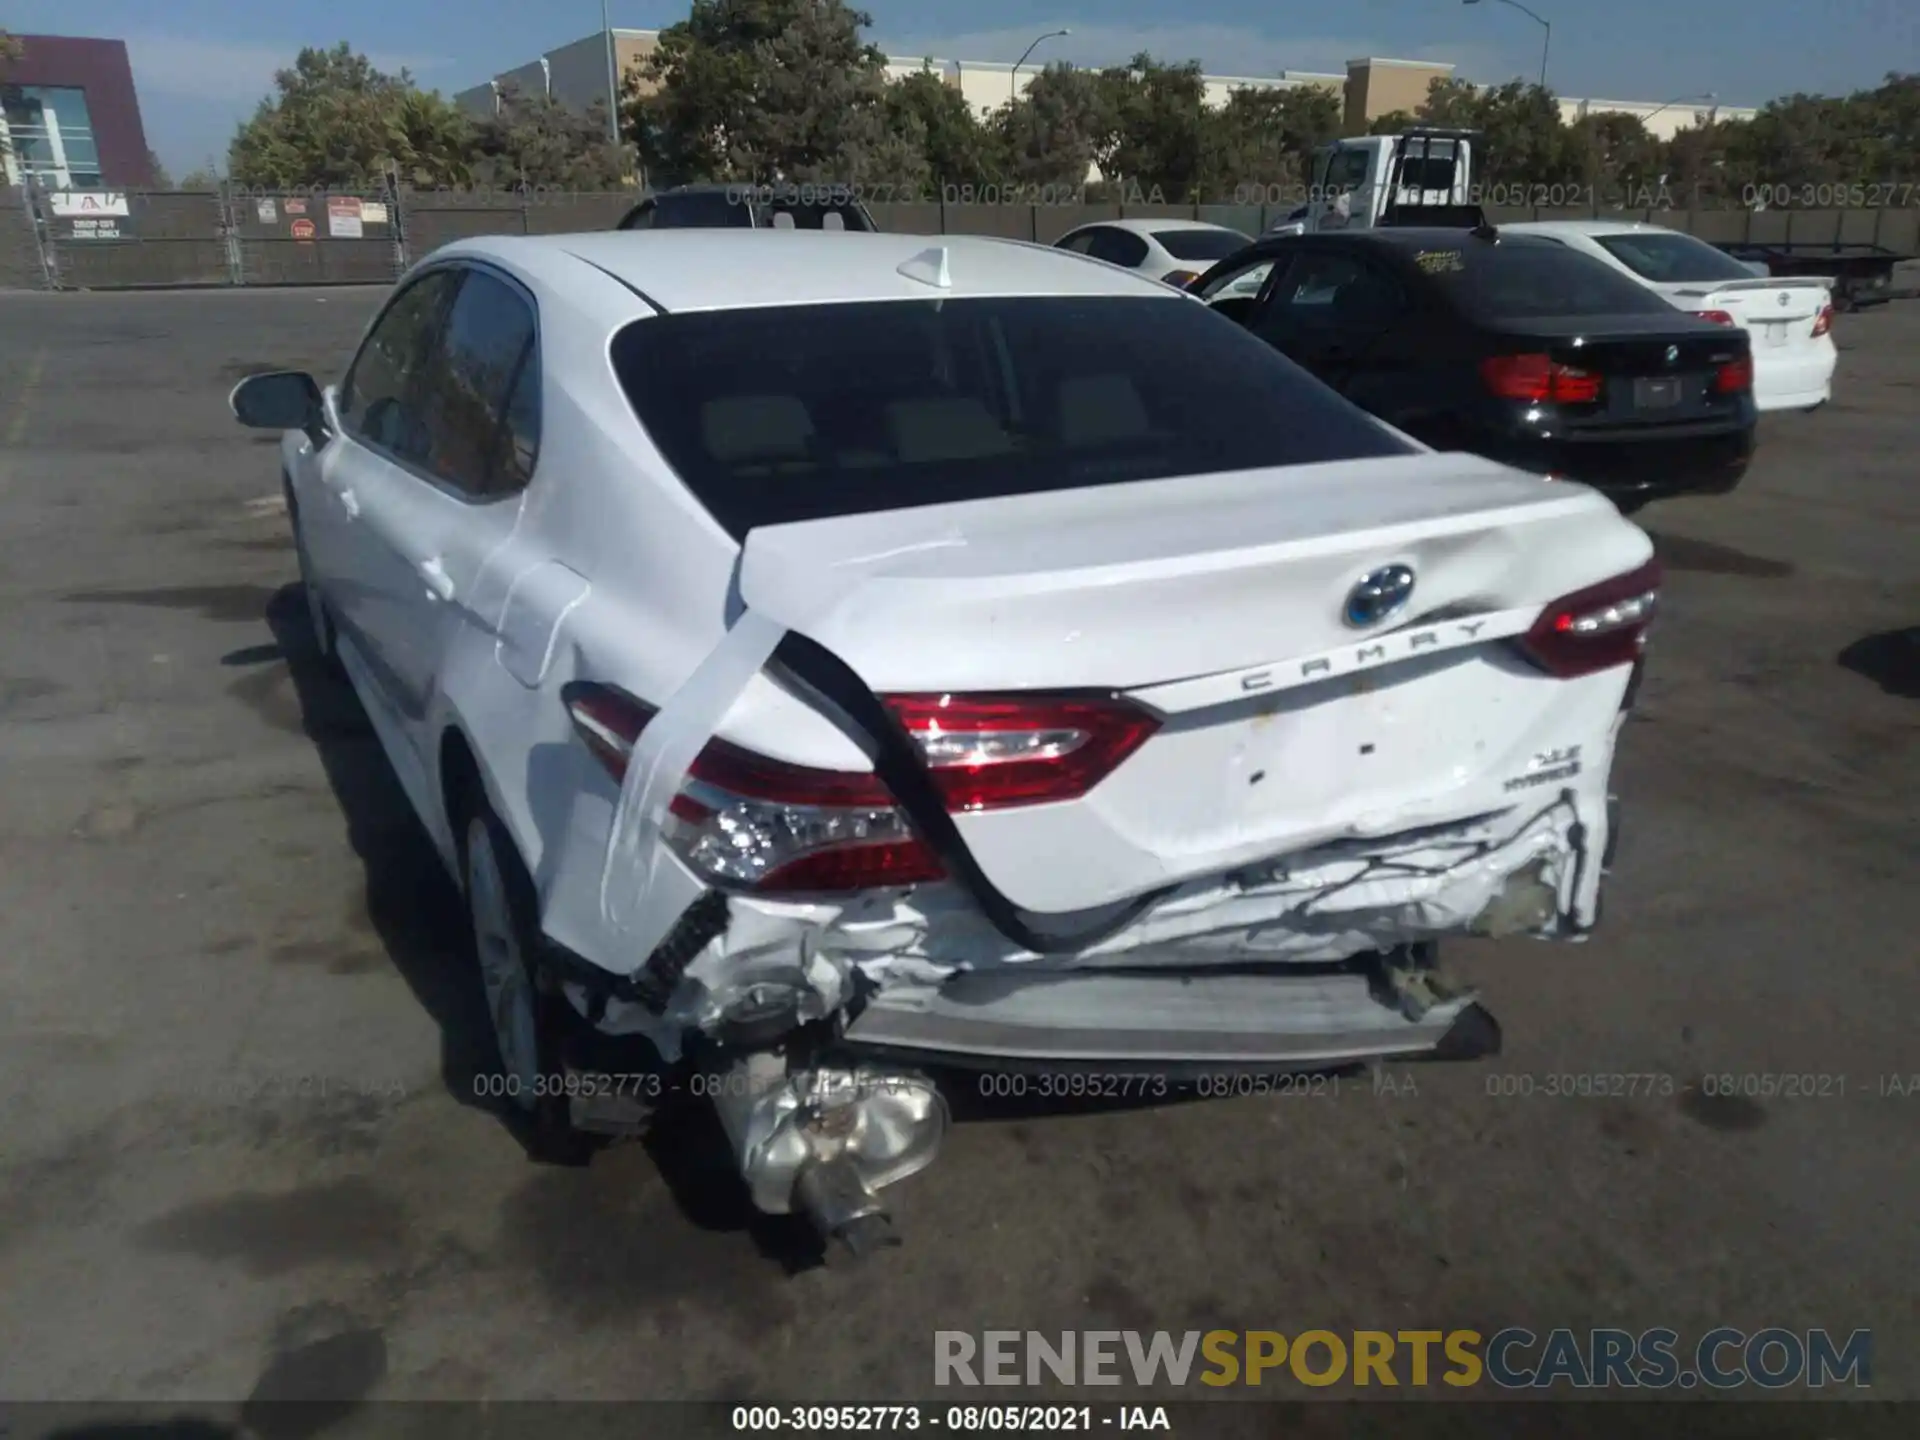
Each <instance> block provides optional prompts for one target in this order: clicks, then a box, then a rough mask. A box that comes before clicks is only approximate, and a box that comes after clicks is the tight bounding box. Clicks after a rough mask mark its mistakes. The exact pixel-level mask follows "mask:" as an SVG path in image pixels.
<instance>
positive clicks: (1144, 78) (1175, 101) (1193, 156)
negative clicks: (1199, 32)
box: [1096, 54, 1215, 204]
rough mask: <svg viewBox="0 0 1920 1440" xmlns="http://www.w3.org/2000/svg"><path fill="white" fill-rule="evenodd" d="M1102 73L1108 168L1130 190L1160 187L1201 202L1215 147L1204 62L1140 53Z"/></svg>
mask: <svg viewBox="0 0 1920 1440" xmlns="http://www.w3.org/2000/svg"><path fill="white" fill-rule="evenodd" d="M1099 78H1100V85H1101V88H1102V90H1103V91H1104V102H1103V111H1104V115H1103V119H1104V123H1105V124H1106V125H1107V126H1108V127H1109V131H1108V136H1107V138H1106V141H1105V143H1104V144H1103V145H1102V146H1101V147H1100V149H1099V151H1098V153H1097V155H1096V163H1097V164H1098V165H1099V166H1100V170H1101V173H1102V174H1103V175H1105V176H1106V177H1107V179H1109V180H1110V181H1113V182H1114V183H1116V184H1119V185H1122V186H1125V187H1126V188H1127V189H1128V190H1139V191H1143V192H1146V193H1148V194H1152V193H1155V192H1158V194H1159V195H1160V196H1161V197H1162V198H1164V199H1165V200H1166V201H1168V202H1169V203H1175V204H1177V203H1181V202H1191V201H1194V200H1197V199H1198V198H1199V194H1200V186H1201V181H1202V178H1203V173H1204V171H1205V168H1206V163H1207V157H1208V154H1209V152H1210V151H1211V150H1212V149H1214V148H1215V147H1214V146H1213V145H1212V144H1211V143H1210V141H1209V137H1210V136H1211V135H1212V134H1213V132H1214V117H1213V115H1212V113H1211V112H1210V111H1209V110H1208V109H1207V106H1206V86H1205V84H1204V82H1203V81H1202V80H1201V77H1200V62H1199V61H1197V60H1189V61H1186V62H1184V63H1182V64H1175V65H1170V64H1166V63H1163V62H1161V61H1158V60H1155V59H1154V58H1153V57H1152V56H1151V55H1147V54H1139V55H1135V56H1134V57H1133V60H1132V62H1131V63H1130V64H1128V65H1126V66H1123V67H1116V68H1113V69H1109V70H1103V71H1101V72H1100V77H1099Z"/></svg>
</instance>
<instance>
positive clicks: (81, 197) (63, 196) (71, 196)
mask: <svg viewBox="0 0 1920 1440" xmlns="http://www.w3.org/2000/svg"><path fill="white" fill-rule="evenodd" d="M49 198H50V199H51V200H52V201H53V213H54V216H55V218H56V219H60V220H99V219H104V218H106V217H109V216H122V217H124V216H125V215H127V213H128V210H127V197H126V196H125V195H123V194H122V193H120V192H119V191H118V190H56V191H54V192H53V194H52V196H51V197H49Z"/></svg>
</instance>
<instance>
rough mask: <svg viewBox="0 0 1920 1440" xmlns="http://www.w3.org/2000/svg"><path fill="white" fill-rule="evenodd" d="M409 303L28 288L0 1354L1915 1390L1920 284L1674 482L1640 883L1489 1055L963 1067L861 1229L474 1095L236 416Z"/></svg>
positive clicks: (5, 561) (214, 1387) (1485, 970)
mask: <svg viewBox="0 0 1920 1440" xmlns="http://www.w3.org/2000/svg"><path fill="white" fill-rule="evenodd" d="M377 298H378V292H374V291H362V290H334V291H321V292H316V291H283V292H238V293H213V294H191V293H172V294H131V295H118V296H115V295H104V294H83V295H67V296H35V295H21V296H8V297H0V1095H4V1096H5V1097H6V1102H7V1103H6V1108H5V1118H4V1120H3V1121H0V1398H6V1399H13V1400H28V1399H68V1400H73V1399H142V1400H153V1401H165V1402H178V1403H181V1404H186V1403H188V1402H193V1403H211V1402H231V1403H238V1402H241V1401H245V1400H248V1399H249V1398H251V1399H253V1400H256V1401H258V1400H261V1399H269V1398H273V1397H275V1396H285V1395H303V1396H308V1397H324V1398H327V1399H331V1400H335V1401H338V1402H339V1403H340V1404H341V1405H342V1406H351V1405H352V1404H354V1403H356V1402H358V1401H361V1400H363V1399H378V1398H409V1397H411V1398H420V1397H432V1398H446V1399H479V1398H485V1399H490V1400H507V1399H527V1398H544V1397H569V1398H596V1399H610V1398H621V1397H653V1398H664V1397H679V1398H706V1397H717V1398H724V1399H728V1400H741V1399H749V1398H776V1399H797V1398H815V1399H823V1398H825V1399H832V1398H840V1399H851V1398H859V1399H863V1400H866V1399H871V1400H880V1399H885V1398H908V1397H919V1398H925V1397H926V1396H927V1395H928V1394H929V1393H930V1392H931V1381H932V1365H933V1340H932V1337H933V1332H934V1331H936V1330H943V1329H944V1330H954V1329H959V1330H974V1331H978V1330H982V1329H986V1328H994V1327H1001V1328H1015V1329H1034V1330H1047V1331H1059V1330H1062V1329H1092V1328H1113V1329H1145V1330H1153V1329H1167V1330H1184V1329H1189V1328H1195V1329H1203V1330H1205V1329H1214V1328H1226V1329H1249V1328H1270V1329H1275V1330H1280V1331H1283V1332H1287V1333H1297V1332H1298V1331H1300V1330H1303V1329H1308V1328H1324V1329H1331V1330H1334V1331H1341V1330H1349V1329H1388V1330H1395V1329H1404V1328H1420V1327H1431V1328H1453V1327H1459V1326H1469V1327H1472V1328H1476V1329H1480V1330H1482V1331H1483V1332H1491V1331H1493V1330H1497V1329H1499V1328H1502V1327H1504V1326H1507V1325H1514V1324H1524V1325H1527V1326H1528V1327H1529V1328H1532V1329H1534V1330H1536V1331H1539V1330H1544V1329H1546V1328H1548V1327H1551V1326H1554V1325H1563V1324H1564V1325H1571V1326H1576V1327H1581V1328H1586V1327H1590V1326H1601V1325H1605V1326H1614V1325H1617V1326H1623V1327H1626V1328H1629V1329H1635V1330H1638V1329H1642V1328H1646V1327H1650V1326H1670V1327H1672V1328H1673V1329H1675V1330H1678V1331H1680V1332H1681V1333H1682V1334H1683V1335H1689V1336H1692V1335H1698V1334H1699V1333H1701V1332H1704V1331H1706V1330H1708V1329H1711V1328H1712V1327H1714V1326H1717V1325H1722V1324H1726V1325H1735V1326H1740V1327H1742V1328H1744V1329H1747V1330H1749V1331H1751V1330H1755V1329H1758V1328H1760V1327H1762V1326H1766V1325H1780V1326H1786V1327H1789V1328H1799V1329H1805V1328H1809V1327H1817V1326H1824V1327H1828V1328H1830V1329H1833V1330H1836V1331H1839V1332H1841V1333H1845V1332H1848V1331H1851V1330H1854V1329H1858V1328H1868V1329H1871V1330H1872V1331H1873V1332H1874V1351H1873V1353H1874V1371H1873V1385H1874V1393H1875V1394H1876V1395H1877V1396H1880V1397H1905V1398H1920V1348H1916V1342H1917V1341H1920V1286H1916V1285H1915V1283H1914V1281H1915V1277H1916V1276H1920V1223H1917V1222H1916V1210H1915V1200H1914V1197H1915V1196H1916V1195H1917V1194H1920V1044H1916V1042H1915V1040H1914V1038H1913V1037H1914V1022H1915V1017H1916V1016H1920V944H1917V943H1916V940H1915V932H1916V929H1920V887H1916V875H1917V874H1920V866H1917V865H1916V853H1917V851H1920V844H1917V843H1916V823H1915V822H1916V808H1917V801H1916V797H1920V743H1916V741H1917V740H1920V724H1917V723H1916V722H1920V661H1917V658H1916V656H1917V650H1916V636H1917V634H1920V632H1916V629H1915V627H1916V626H1920V486H1916V476H1917V475H1920V465H1917V458H1920V305H1915V304H1912V303H1911V302H1903V303H1900V304H1896V305H1893V306H1889V307H1883V308H1881V309H1878V310H1874V311H1870V312H1866V313H1862V314H1859V315H1850V316H1844V317H1842V318H1841V321H1840V324H1839V328H1838V334H1839V343H1840V345H1841V348H1842V352H1843V354H1842V361H1841V368H1840V374H1839V379H1838V388H1837V395H1838V398H1837V400H1836V401H1835V402H1834V403H1833V404H1832V405H1831V406H1829V407H1828V408H1827V409H1825V410H1824V411H1821V412H1818V413H1814V414H1808V415H1794V416H1787V417H1782V418H1777V419H1775V418H1770V419H1769V420H1767V421H1766V422H1765V424H1764V427H1763V436H1762V441H1761V447H1760V455H1759V458H1758V460H1757V462H1756V465H1755V468H1754V470H1753V471H1752V473H1751V475H1750V477H1749V479H1748V480H1747V481H1746V483H1745V484H1744V485H1743V487H1742V488H1741V489H1740V490H1738V491H1737V492H1736V493H1734V494H1733V495H1731V496H1727V497H1720V498H1712V499H1701V500H1687V501H1676V502H1670V503H1666V504H1661V505H1657V506H1655V507H1653V508H1651V509H1650V510H1648V511H1647V512H1645V514H1644V515H1643V516H1642V517H1640V518H1641V520H1642V523H1644V524H1645V525H1646V526H1647V528H1649V529H1650V530H1651V531H1653V532H1654V533H1655V535H1656V536H1657V538H1658V541H1659V545H1660V550H1661V553H1662V555H1663V556H1664V558H1665V560H1666V563H1667V566H1668V568H1669V583H1668V590H1667V596H1666V610H1665V614H1664V618H1663V620H1662V622H1661V625H1660V628H1659V630H1658V631H1657V634H1656V637H1655V642H1654V651H1653V656H1654V658H1653V662H1652V665H1651V668H1650V674H1649V678H1648V680H1647V683H1646V687H1645V690H1644V692H1643V698H1642V703H1641V706H1640V709H1639V712H1638V714H1637V715H1636V717H1635V719H1634V721H1633V723H1632V724H1631V725H1630V726H1629V728H1628V731H1627V735H1626V738H1625V741H1624V748H1623V753H1622V756H1621V759H1620V762H1619V765H1618V767H1617V772H1616V776H1617V789H1618V790H1619V791H1620V793H1621V795H1622V797H1623V800H1624V804H1625V839H1624V844H1623V848H1622V851H1621V854H1620V857H1619V862H1618V870H1617V874H1616V876H1615V879H1614V882H1613V885H1612V888H1611V890H1610V892H1609V895H1608V901H1607V913H1606V916H1605V920H1604V923H1603V926H1602V928H1601V930H1600V932H1599V933H1598V934H1597V935H1596V936H1595V937H1594V938H1593V939H1592V941H1591V942H1590V943H1588V944H1585V945H1582V946H1556V945H1546V944H1541V943H1537V942H1529V941H1509V942H1499V943H1484V944H1475V945H1462V946H1459V947H1456V948H1455V950H1454V951H1453V956H1454V959H1455V961H1456V963H1457V965H1458V968H1459V970H1460V972H1461V973H1462V974H1463V975H1465V976H1466V977H1467V978H1469V979H1471V980H1472V981H1473V982H1475V983H1476V984H1477V985H1479V986H1480V987H1481V988H1482V990H1483V992H1484V996H1485V999H1486V1002H1487V1004H1488V1005H1489V1007H1490V1008H1491V1009H1492V1010H1493V1012H1494V1013H1495V1014H1496V1015H1497V1016H1498V1018H1499V1020H1500V1021H1501V1023H1502V1025H1503V1027H1504V1031H1505V1036H1506V1051H1505V1053H1504V1054H1503V1055H1501V1056H1500V1057H1498V1058H1497V1059H1494V1060H1490V1061H1486V1062H1482V1063H1478V1064H1474V1065H1465V1066H1431V1065H1428V1066H1398V1067H1390V1068H1389V1069H1388V1070H1386V1071H1383V1072H1381V1073H1380V1074H1379V1075H1377V1076H1357V1077H1352V1076H1350V1077H1347V1078H1345V1079H1344V1080H1343V1081H1341V1082H1340V1083H1339V1084H1338V1085H1337V1086H1334V1085H1329V1086H1324V1087H1317V1088H1311V1089H1309V1088H1303V1089H1302V1091H1301V1092H1300V1093H1298V1094H1293V1095H1285V1096H1273V1095H1269V1096H1247V1097H1243V1098H1234V1099H1224V1100H1209V1101H1205V1102H1193V1103H1184V1104H1178V1105H1165V1106H1159V1107H1147V1108H1140V1107H1131V1108H1112V1109H1104V1110H1098V1111H1094V1110H1087V1109H1077V1110H1076V1109H1073V1108H1071V1107H1067V1108H1062V1107H1059V1106H1046V1105H1035V1104H1031V1103H1029V1104H1025V1105H1009V1104H1004V1103H1003V1104H998V1105H985V1104H974V1105H969V1106H968V1107H966V1108H967V1112H968V1116H969V1118H968V1119H967V1120H966V1122H965V1123H963V1124H961V1125H960V1126H959V1127H958V1128H957V1129H956V1131H955V1133H954V1134H953V1135H952V1137H951V1138H950V1140H949V1142H948V1144H947V1147H946V1150H945V1152H944V1153H943V1154H942V1156H941V1157H940V1159H939V1161H938V1162H937V1163H936V1164H935V1166H934V1167H933V1168H932V1169H930V1170H928V1171H927V1172H925V1173H923V1174H922V1175H920V1176H918V1177H916V1178H914V1179H912V1180H910V1181H908V1182H906V1183H904V1184H903V1185H901V1186H900V1187H899V1188H898V1189H897V1190H896V1191H894V1192H891V1193H892V1194H893V1196H894V1198H895V1200H896V1201H897V1208H898V1213H899V1220H900V1224H901V1227H902V1230H903V1232H904V1235H905V1240H906V1243H905V1245H904V1247H903V1248H902V1249H900V1250H898V1251H896V1252H894V1253H892V1254H890V1255H887V1256H885V1257H884V1258H883V1259H882V1260H881V1262H880V1263H878V1264H877V1265H876V1266H874V1267H871V1268H869V1269H867V1270H864V1271H851V1272H843V1271H841V1270H838V1269H834V1268H819V1267H814V1266H811V1265H809V1263H808V1262H807V1259H806V1257H805V1254H804V1251H803V1248H802V1247H801V1246H800V1245H799V1243H798V1240H797V1237H796V1236H795V1235H794V1234H793V1233H792V1231H791V1229H790V1228H789V1227H787V1226H786V1225H785V1224H783V1223H781V1222H769V1221H764V1220H760V1219H756V1218H755V1217H754V1215H753V1214H752V1213H751V1211H750V1209H749V1207H748V1206H747V1204H746V1201H745V1199H744V1197H743V1196H742V1195H741V1194H740V1192H739V1190H738V1187H737V1186H736V1185H735V1183H734V1182H733V1180H732V1178H731V1176H730V1174H729V1173H728V1170H727V1167H726V1162H725V1158H724V1156H723V1155H721V1154H719V1153H717V1152H716V1150H715V1147H714V1145H713V1144H712V1143H711V1137H710V1134H709V1132H708V1130H707V1129H706V1128H705V1125H704V1117H698V1116H695V1115H688V1116H685V1117H682V1118H680V1119H677V1120H670V1121H668V1122H665V1123H663V1125H662V1127H661V1129H660V1130H659V1131H658V1132H657V1133H656V1134H655V1136H654V1137H653V1138H652V1139H650V1140H649V1141H648V1142H646V1143H645V1144H633V1145H629V1146H624V1147H618V1148H615V1149H612V1150H609V1151H607V1152H605V1153H603V1154H602V1155H600V1156H599V1157H598V1158H597V1159H596V1160H595V1161H594V1163H593V1164H592V1165H591V1166H589V1167H587V1168H584V1169H554V1168H542V1167H539V1166H536V1165H534V1164H532V1163H530V1162H529V1161H528V1159H527V1158H526V1156H525V1155H524V1153H523V1151H522V1148H521V1146H520V1145H519V1143H518V1142H517V1140H516V1139H515V1137H514V1134H513V1132H512V1130H511V1129H510V1127H509V1126H508V1125H506V1124H505V1123H503V1121H502V1119H501V1117H500V1116H499V1115H497V1114H496V1113H494V1112H493V1111H492V1110H490V1109H489V1108H487V1106H486V1105H484V1104H483V1103H481V1102H480V1101H479V1100H478V1099H476V1097H475V1095H474V1093H473V1092H474V1086H473V1066H474V1063H475V1059H474V1057H475V1054H476V1049H475V1047H476V1045H477V1044H479V1043H481V1042H480V1041H479V1039H478V1037H479V1035H480V1034H481V1033H482V1027H483V1026H484V1020H483V1018H482V1016H481V1014H480V1011H479V1008H478V1005H477V985H476V982H475V981H474V979H473V977H472V975H471V972H470V970H469V969H468V967H467V963H466V961H465V957H464V955H463V953H462V948H461V943H460V938H459V929H460V923H459V911H458V909H457V906H456V903H455V900H454V897H453V894H452V892H451V889H450V886H449V884H448V882H447V881H446V879H445V878H444V877H443V876H442V875H441V874H440V872H439V871H438V869H437V867H436V862H435V860H434V859H433V857H432V855H431V854H430V852H429V850H428V848H427V845H426V842H425V840H424V838H423V837H422V836H421V834H420V833H419V831H418V829H417V827H416V826H415V824H414V823H413V821H412V819H411V817H410V816H409V814H408V812H407V810H406V807H405V802H404V801H403V799H402V798H401V796H400V793H399V791H398V788H397V786H396V785H395V783H394V781H393V779H392V777H391V775H390V774H389V773H388V771H387V768H386V764H385V762H384V760H383V759H382V758H381V755H380V752H379V749H378V746H377V744H376V743H375V741H374V740H373V739H372V737H371V735H370V734H369V733H368V731H367V729H366V726H365V722H364V719H363V718H362V717H361V715H360V714H359V711H358V708H357V705H356V703H355V702H354V701H353V699H352V698H351V696H350V695H348V694H344V693H342V692H341V691H340V690H339V689H337V688H336V687H334V686H332V685H331V684H330V683H329V682H328V681H327V680H326V679H325V678H324V677H323V676H322V675H321V674H320V673H319V672H318V671H317V670H316V668H315V667H314V665H313V663H312V660H311V655H310V650H309V648H308V640H307V636H306V632H305V629H304V621H303V619H302V614H303V612H302V608H301V603H300V598H299V591H298V588H297V585H296V582H295V567H294V558H293V554H292V550H291V548H290V544H289V539H288V533H287V526H286V521H285V516H284V514H283V512H282V510H281V507H280V503H279V499H278V493H279V492H278V483H277V470H276V457H275V453H274V450H273V448H272V443H271V437H264V436H259V435H256V434H252V433H249V432H245V431H242V430H240V429H239V428H238V427H237V426H236V425H235V424H234V423H233V421H232V420H231V418H230V417H229V415H228V412H227V410H226V405H225V400H226V395H227V392H228V390H229V389H230V387H231V386H232V385H233V384H234V382H235V381H236V380H237V379H238V378H239V377H240V376H242V375H244V374H245V373H247V372H248V371H249V370H251V369H255V368H262V367H266V366H279V365H286V366H291V367H311V368H315V369H318V370H321V371H323V372H325V373H326V375H327V377H328V378H337V374H338V371H339V369H340V368H341V367H342V366H343V365H344V362H345V360H346V358H347V357H348V354H349V352H350V350H351V347H352V345H353V344H354V342H355V340H356V338H357V335H358V333H359V330H360V328H361V326H362V325H363V324H364V323H365V320H366V319H367V317H368V315H369V313H370V309H371V307H372V306H373V304H374V303H375V301H376V299H377ZM1578 1076H1587V1077H1600V1079H1601V1083H1600V1084H1597V1085H1596V1084H1593V1083H1592V1082H1588V1083H1587V1085H1586V1086H1585V1087H1584V1088H1585V1089H1586V1090H1588V1091H1589V1092H1591V1091H1592V1090H1596V1089H1597V1090H1599V1091H1600V1092H1601V1093H1599V1094H1597V1095H1596V1094H1593V1093H1584V1094H1583V1093H1579V1092H1580V1090H1581V1089H1582V1088H1583V1087H1582V1086H1581V1085H1580V1084H1579V1083H1578V1082H1574V1083H1565V1082H1562V1081H1558V1080H1556V1079H1555V1078H1554V1077H1578ZM1617 1076H1629V1077H1649V1078H1647V1079H1646V1080H1645V1081H1641V1080H1638V1079H1636V1080H1635V1081H1634V1082H1633V1083H1632V1085H1631V1087H1629V1086H1627V1085H1625V1084H1623V1083H1621V1082H1618V1081H1614V1080H1612V1079H1610V1078H1607V1077H1617ZM1658 1077H1665V1079H1664V1080H1662V1079H1660V1078H1658ZM1703 1077H1714V1078H1704V1079H1703ZM1746 1077H1755V1078H1753V1079H1752V1080H1749V1079H1747V1078H1746ZM1768 1077H1773V1078H1771V1079H1769V1078H1768ZM1781 1077H1793V1078H1792V1079H1791V1080H1790V1081H1783V1080H1782V1079H1781ZM1567 1090H1573V1091H1575V1092H1576V1093H1573V1094H1566V1093H1554V1092H1565V1091H1567ZM1336 1092H1337V1093H1336ZM1623 1092H1625V1093H1623ZM1293 1393H1295V1394H1296V1395H1297V1394H1299V1393H1303V1392H1299V1391H1298V1390H1296V1391H1295V1392H1293Z"/></svg>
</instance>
